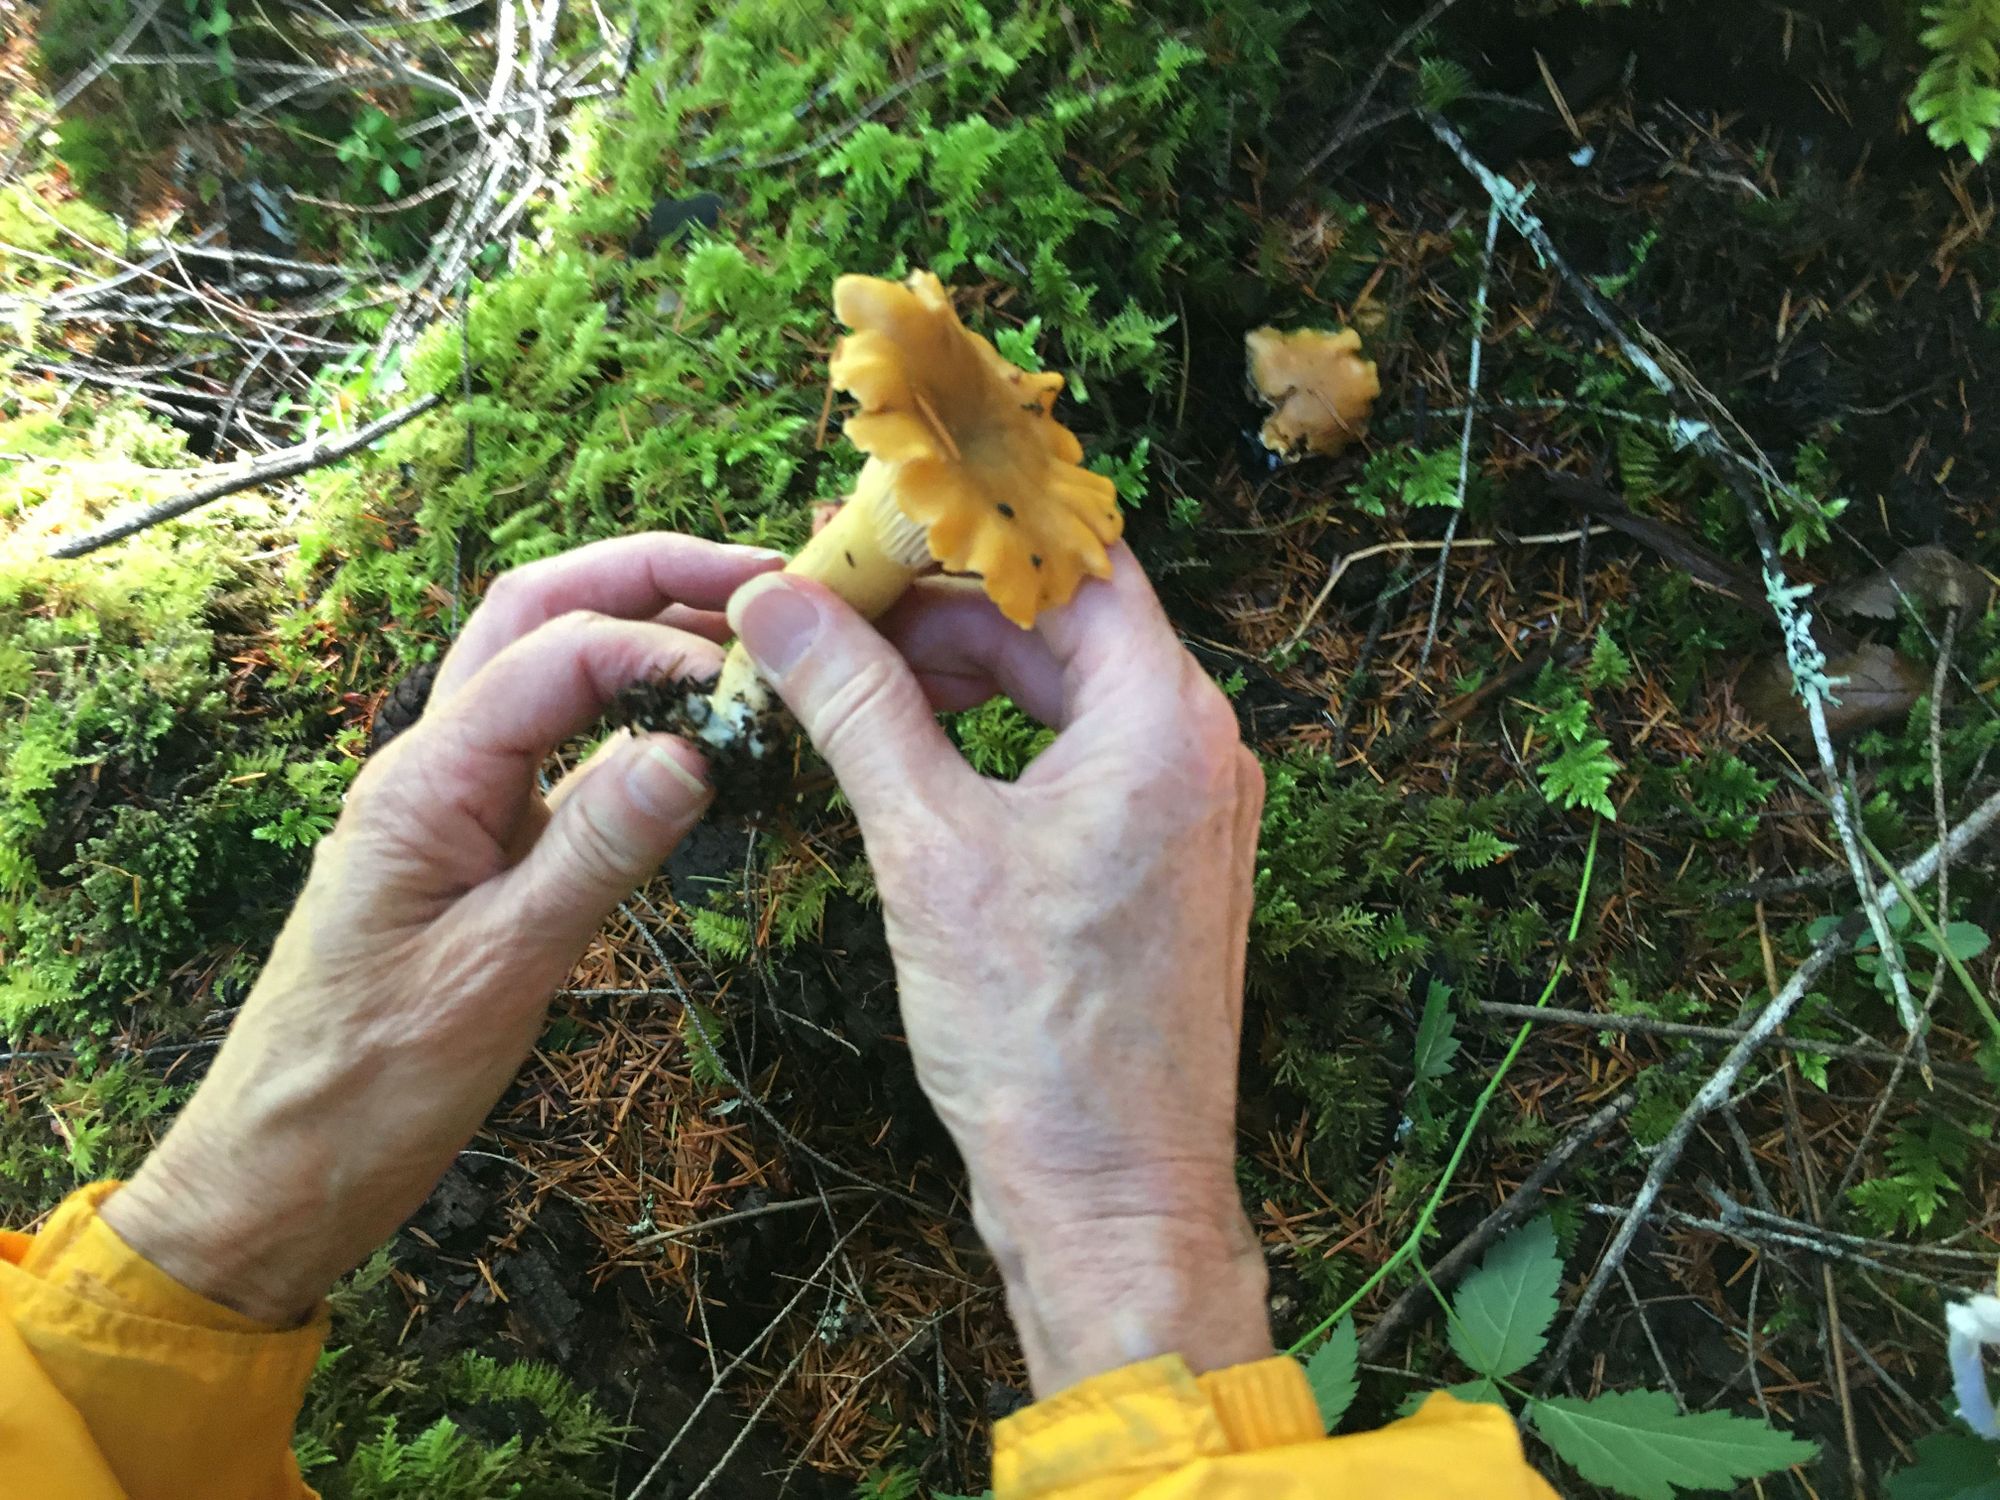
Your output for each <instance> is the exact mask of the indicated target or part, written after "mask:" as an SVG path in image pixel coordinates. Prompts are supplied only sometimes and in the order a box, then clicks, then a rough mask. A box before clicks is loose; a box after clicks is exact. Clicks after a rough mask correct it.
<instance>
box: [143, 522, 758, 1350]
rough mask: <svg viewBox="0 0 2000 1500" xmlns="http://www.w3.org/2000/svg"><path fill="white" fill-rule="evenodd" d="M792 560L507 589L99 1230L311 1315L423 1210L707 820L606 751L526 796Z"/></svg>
mask: <svg viewBox="0 0 2000 1500" xmlns="http://www.w3.org/2000/svg"><path fill="white" fill-rule="evenodd" d="M782 561H783V559H782V558H781V557H779V556H778V555H777V554H776V553H771V552H765V551H763V550H761V549H753V548H743V547H724V546H717V545H715V544H712V543H707V542H699V541H695V540H693V539H691V538H688V537H681V536H671V535H666V534H651V535H645V536H634V537H625V538H620V539H618V540H615V541H609V542H600V543H597V544H595V545H593V546H588V547H583V548H580V549H578V550H577V551H575V552H572V553H569V554H567V555H565V556H563V557H558V558H552V559H550V560H548V561H546V562H541V563H535V564H533V565H531V566H529V567H525V568H521V569H519V570H517V571H516V572H513V573H510V574H507V575H505V576H503V577H502V578H500V579H498V580H497V581H496V582H495V583H494V585H493V587H492V588H491V589H490V590H489V591H488V592H487V596H486V600H485V602H484V603H483V604H482V605H481V606H480V608H479V609H478V610H477V611H476V612H475V613H474V614H473V616H472V617H471V619H470V620H469V621H468V622H467V624H466V628H465V631H464V633H463V634H462V635H461V636H460V638H459V640H458V642H457V643H456V644H455V645H454V646H453V647H452V649H451V652H450V654H449V655H447V656H446V658H445V660H444V663H443V665H442V666H441V668H440V670H439V672H438V677H437V681H436V684H435V685H434V687H433V688H432V691H431V699H430V703H429V705H428V706H427V708H426V710H425V712H424V715H423V717H422V718H421V719H420V720H419V721H418V722H417V723H416V725H415V726H413V727H412V728H411V729H409V730H407V731H406V732H404V733H403V734H402V735H400V736H398V737H397V739H396V740H395V741H394V742H393V743H392V744H391V745H389V747H388V748H387V749H385V750H383V751H382V752H381V753H380V754H379V755H378V756H377V757H375V758H374V759H372V760H371V761H370V762H369V764H368V765H367V767H366V768H365V769H364V770H363V771H362V773H361V774H360V776H359V777H358V778H356V780H355V782H354V785H353V788H352V789H351V790H350V792H349V793H348V797H347V805H346V807H345V809H344V810H343V811H342V813H341V816H340V820H339V822H338V823H337V824H336V825H335V827H334V829H333V831H332V832H331V833H330V834H329V835H328V836H327V837H326V838H325V839H324V840H323V841H322V842H321V843H320V845H319V847H318V849H317V850H316V851H315V854H314V858H313V867H312V874H311V877H310V879H309V880H308V881H307V882H306V887H305V891H304V893H303V894H302V895H301V896H300V898H299V901H298V904H297V905H296V906H295V907H294V908H293V911H292V914H291V917H290V919H289V920H288V921H287V922H286V924H285V928H284V931H283V932H282V933H281V934H280V935H279V938H278V941H277V944H276V946H275V947H274V948H273V950H272V953H271V959H270V962H269V963H268V964H267V965H266V966H265V968H264V972H263V974H262V976H261V977H260V978H259V979H258V981H257V984H256V986H255V988H254V989H253V990H252V992H251V995H250V998H249V999H248V1001H246V1002H245V1004H244V1007H243V1010H242V1013H241V1014H240V1015H239V1016H238V1017H237V1019H236V1023H235V1025H234V1026H233V1027H232V1028H231V1030H230V1034H229V1038H228V1040H227V1041H226V1042H225V1043H224V1044H223V1046H222V1049H221V1051H220V1052H219V1053H218V1054H217V1056H216V1059H215V1063H214V1066H213V1067H212V1068H211V1069H210V1071H209V1074H208V1076H207V1078H206V1079H205V1080H203V1082H202V1085H201V1087H200V1088H199V1089H198V1090H197V1091H196V1092H195V1095H194V1097H193V1098H192V1099H191V1100H190V1101H189V1102H188V1105H187V1108H186V1109H185V1110H184V1111H183V1112H182V1114H181V1116H180V1118H179V1119H178V1120H177V1121H176V1122H175V1124H174V1127H173V1129H172V1130H171V1131H170V1132H169V1133H168V1135H167V1138H166V1139H165V1140H164V1141H163V1142H162V1143H161V1144H160V1146H159V1148H158V1150H156V1151H155V1152H154V1153H153V1155H152V1156H151V1157H150V1158H149V1159H148V1160H147V1161H146V1163H145V1164H144V1165H143V1166H142V1167H141V1168H140V1169H139V1171H138V1172H137V1174H136V1175H135V1176H134V1177H133V1179H132V1181H131V1182H130V1183H128V1184H127V1185H126V1186H125V1187H124V1188H123V1189H121V1190H120V1191H119V1192H118V1193H116V1194H114V1195H113V1196H112V1197H111V1198H109V1199H108V1200H107V1201H106V1202H105V1205H104V1208H103V1215H104V1218H105V1220H106V1222H107V1223H109V1224H110V1226H111V1227H112V1228H113V1229H114V1230H116V1231H117V1232H118V1234H119V1235H120V1237H121V1238H123V1239H124V1240H125V1241H126V1243H127V1244H129V1245H130V1246H131V1247H132V1248H133V1249H134V1250H136V1251H138V1252H139V1253H140V1254H141V1255H143V1256H145V1257H146V1258H147V1259H148V1260H150V1261H152V1262H153V1263H154V1264H155V1265H157V1266H159V1267H160V1268H161V1269H162V1270H164V1271H166V1272H167V1273H168V1274H169V1275H171V1276H173V1277H174V1278H175V1279H176V1280H178V1281H180V1282H181V1283H183V1284H184V1285H186V1286H188V1287H191V1288H192V1289H194V1290H195V1291H197V1292H200V1293H202V1294H203V1295H205V1296H207V1297H209V1298H211V1299H212V1300H214V1301H217V1302H221V1303H224V1304H225V1305H227V1306H230V1307H234V1308H236V1309H237V1310H238V1311H239V1312H243V1313H245V1314H247V1315H249V1316H251V1317H253V1318H256V1319H258V1320H260V1321H263V1322H266V1323H272V1324H284V1323H288V1322H295V1321H297V1320H298V1319H300V1318H303V1317H304V1316H306V1315H307V1314H308V1313H309V1312H310V1311H311V1309H312V1308H313V1307H314V1305H315V1304H316V1303H317V1302H318V1301H319V1299H320V1298H321V1297H322V1296H324V1295H325V1293H326V1292H327V1290H328V1289H329V1288H330V1287H331V1286H332V1285H333V1283H334V1282H335V1281H336V1280H338V1279H339V1277H340V1276H341V1275H343V1274H344V1273H345V1272H347V1271H348V1270H349V1269H351V1268H352V1267H354V1266H356V1265H358V1264H359V1263H360V1262H361V1261H362V1260H363V1259H365V1258H366V1256H367V1255H368V1253H369V1252H370V1251H372V1250H373V1249H374V1248H375V1247H376V1246H377V1245H379V1244H380V1243H381V1242H382V1241H384V1240H385V1239H387V1238H388V1237H389V1235H390V1234H392V1233H393V1232H394V1231H395V1229H396V1228H397V1226H398V1225H400V1224H401V1223H402V1222H403V1220H404V1219H405V1218H407V1217H408V1216H409V1215H410V1214H411V1213H412V1212H414V1211H415V1210H416V1208H417V1207H418V1205H420V1204H421V1203H422V1202H423V1200H424V1198H425V1196H426V1195H427V1194H428V1193H429V1192H430V1189H431V1188H432V1186H433V1185H434V1184H435V1183H436V1181H437V1179H438V1177H439V1176H440V1175H441V1174H442V1173H443V1172H444V1169H445V1168H446V1167H447V1166H448V1165H450V1163H451V1159H452V1157H453V1156H454V1155H456V1153H457V1152H458V1150H459V1148H460V1147H461V1146H463V1145H464V1143H465V1141H466V1140H467V1139H468V1138H469V1137H470V1136H471V1135H472V1133H473V1132H474V1131H475V1130H476V1129H478V1127H479V1124H480V1121H481V1120H483V1119H484V1118H485V1116H486V1114H487V1112H488V1111H489V1110H491V1109H492V1107H493V1105H494V1103H495V1102H496V1101H497V1100H498V1099H499V1097H500V1094H501V1092H502V1091H503V1090H504V1089H505V1088H506V1086H507V1083H508V1081H509V1080H510V1079H511V1078H512V1077H513V1076H514V1074H515V1073H516V1071H518V1069H519V1068H520V1066H521V1063H522V1062H523V1060H525V1058H526V1057H527V1055H528V1051H529V1048H530V1047H531V1046H532V1045H533V1043H534V1039H535V1036H536V1034H537V1032H538V1031H539V1029H540V1027H541V1025H542V1021H543V1018H544V1014H545V1012H546V1010H547V1006H548V1001H549V997H550V995H551V994H552V993H553V992H554V990H555V988H556V986H557V985H559V984H560V983H561V982H562V980H563V977H564V975H565V974H567V973H568V972H569V970H570V968H571V967H572V966H573V965H574V963H575V961H576V959H577V957H578V955H579V954H580V953H581V952H582V950H583V947H584V945H585V944H586V943H588V942H589V940H590V938H591V937H592V935H593V934H594V933H596V931H597V930H598V928H599V926H600V925H601V924H602V923H603V921H604V918H605V916H606V915H607V913H609V912H610V910H611V909H612V908H613V907H614V906H615V905H616V904H617V903H618V902H619V901H620V900H621V899H623V898H624V897H625V896H626V895H627V894H628V893H629V892H630V891H631V889H632V888H633V887H634V886H635V885H637V884H638V883H639V882H640V881H642V880H643V879H645V878H646V877H647V876H648V875H650V874H652V873H653V872H654V871H655V870H657V869H658V867H659V865H660V863H661V861H662V860H664V859H665V858H666V856H667V855H668V853H670V852H671V851H672V849H673V848H674V846H675V845H676V844H678V843H679V842H680V840H681V838H682V837H683V836H684V835H685V834H686V833H687V832H688V830H689V829H690V828H692V827H693V826H694V824H695V822H696V821H697V820H698V819H699V818H700V817H701V814H702V812H703V810H704V809H705V808H706V807H707V806H708V802H709V799H710V795H711V793H710V789H709V787H708V785H707V783H706V781H705V780H704V777H703V773H704V769H705V767H704V763H703V761H702V758H701V756H700V754H699V753H698V752H697V751H695V750H694V749H693V748H692V747H691V746H689V745H687V744H686V743H684V742H682V741H680V740H677V739H674V738H672V737H671V736H667V735H638V736H619V737H616V738H614V739H612V740H610V741H607V742H606V744H605V745H604V747H603V748H602V749H601V750H600V752H599V753H598V754H596V755H594V756H592V757H591V759H590V760H589V761H587V762H586V763H585V764H584V765H583V766H581V767H579V768H578V769H577V770H576V771H574V772H572V773H571V774H570V775H569V776H567V777H565V778H564V779H563V781H562V782H561V783H560V784H559V785H558V786H557V787H556V788H555V790H554V791H553V793H551V795H550V796H549V797H548V798H547V799H546V800H544V798H543V797H542V796H541V795H540V794H539V793H538V792H537V790H536V772H537V771H538V769H539V768H540V767H541V765H542V763H543V762H544V760H545V759H546V758H547V757H548V755H549V754H550V753H551V752H552V751H553V750H555V748H556V747H557V746H558V745H560V744H561V743H562V742H563V741H564V740H566V739H568V738H570V737H571V736H572V735H574V734H577V733H579V732H581V731H582V730H584V729H585V728H587V727H588V726H589V725H590V724H591V723H592V722H593V721H594V720H596V719H597V717H598V716H599V715H600V714H601V713H602V712H603V710H604V708H605V707H606V705H607V704H609V702H610V701H611V699H612V697H613V695H615V694H616V693H617V692H618V690H619V689H620V688H622V687H624V686H626V685H627V684H628V683H632V682H636V681H641V680H649V679H654V678H660V677H676V678H680V677H687V678H699V677H705V676H712V675H714V673H715V672H716V671H717V670H718V669H719V668H720V666H721V663H722V650H721V648H720V646H718V645H717V644H716V641H717V639H718V638H720V637H722V636H723V635H724V633H725V630H726V626H725V624H724V621H723V618H722V616H721V615H720V614H719V613H717V611H718V610H719V608H720V606H721V605H722V604H723V603H724V602H725V601H726V600H727V599H728V597H729V595H730V593H731V591H732V590H734V589H736V588H737V587H738V586H739V585H740V584H742V583H743V582H744V581H745V580H747V579H749V578H751V577H752V576H753V575H755V574H757V573H759V572H761V571H764V570H767V569H770V568H775V567H777V566H779V565H780V564H781V563H782Z"/></svg>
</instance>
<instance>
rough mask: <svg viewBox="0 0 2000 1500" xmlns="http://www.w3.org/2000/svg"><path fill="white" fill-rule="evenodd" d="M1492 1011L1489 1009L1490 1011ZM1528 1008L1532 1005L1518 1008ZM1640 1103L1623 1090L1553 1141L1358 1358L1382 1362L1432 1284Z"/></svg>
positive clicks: (1464, 1264)
mask: <svg viewBox="0 0 2000 1500" xmlns="http://www.w3.org/2000/svg"><path fill="white" fill-rule="evenodd" d="M1488 1008H1490V1007H1488ZM1521 1009H1523V1010H1528V1009H1530V1007H1528V1006H1522V1007H1521ZM1638 1102H1639V1096H1638V1095H1637V1094H1636V1093H1634V1092H1632V1091H1631V1090H1629V1089H1628V1090H1627V1091H1626V1092H1624V1093H1622V1094H1620V1095H1618V1097H1617V1098H1615V1099H1613V1100H1611V1101H1610V1102H1609V1103H1607V1104H1605V1105H1603V1106H1602V1107H1601V1108H1599V1109H1598V1110H1597V1112H1596V1113H1595V1114H1593V1115H1591V1116H1590V1118H1589V1119H1587V1120H1585V1121H1584V1122H1583V1123H1582V1124H1581V1125H1578V1126H1577V1127H1576V1128H1575V1129H1573V1130H1572V1131H1570V1133H1569V1134H1568V1135H1566V1136H1564V1137H1563V1138H1562V1140H1560V1141H1559V1142H1557V1143H1556V1148H1555V1150H1553V1151H1551V1152H1550V1153H1549V1154H1548V1155H1547V1156H1545V1157H1543V1158H1542V1161H1541V1164H1540V1165H1539V1166H1537V1167H1536V1168H1535V1170H1534V1171H1532V1172H1530V1173H1529V1174H1528V1176H1527V1178H1526V1179H1525V1180H1524V1181H1523V1182H1522V1183H1521V1185H1520V1186H1519V1187H1517V1188H1515V1189H1514V1191H1513V1192H1511V1193H1509V1194H1508V1195H1507V1197H1506V1200H1505V1201H1504V1202H1502V1203H1501V1205H1500V1206H1499V1207H1498V1208H1496V1209H1494V1210H1493V1212H1492V1213H1490V1214H1488V1215H1487V1216H1486V1217H1485V1218H1483V1219H1481V1220H1480V1221H1479V1225H1478V1227H1477V1228H1475V1229H1474V1230H1473V1231H1472V1233H1470V1234H1468V1235H1467V1236H1466V1237H1465V1238H1464V1239H1462V1240H1460V1241H1459V1242H1458V1243H1457V1244H1456V1245H1454V1246H1452V1247H1451V1249H1450V1250H1449V1251H1448V1252H1447V1253H1446V1254H1445V1256H1444V1258H1443V1259H1442V1260H1440V1261H1439V1262H1438V1263H1437V1264H1436V1265H1434V1266H1432V1267H1431V1274H1430V1282H1429V1284H1426V1283H1425V1282H1423V1281H1415V1282H1412V1283H1411V1284H1410V1285H1409V1286H1407V1287H1405V1288H1404V1289H1403V1293H1402V1295H1401V1296H1399V1297H1398V1298H1397V1299H1396V1300H1395V1301H1394V1302H1392V1303H1390V1304H1389V1306H1388V1308H1387V1310H1385V1311H1384V1312H1383V1314H1382V1316H1381V1317H1379V1318H1377V1319H1376V1320H1375V1322H1374V1325H1373V1326H1372V1327H1370V1328H1369V1330H1368V1332H1367V1333H1366V1334H1365V1335H1364V1336H1363V1337H1362V1340H1361V1354H1360V1357H1361V1358H1362V1359H1363V1360H1364V1361H1366V1360H1372V1359H1377V1358H1380V1357H1381V1355H1382V1354H1383V1353H1384V1352H1385V1351H1386V1350H1387V1348H1388V1346H1389V1341H1390V1340H1391V1339H1393V1338H1395V1337H1396V1335H1397V1334H1399V1333H1401V1332H1402V1331H1403V1329H1404V1328H1406V1327H1407V1326H1409V1324H1411V1323H1412V1322H1414V1321H1415V1320H1416V1319H1417V1318H1418V1317H1419V1316H1420V1315H1422V1314H1424V1313H1426V1312H1428V1311H1429V1310H1430V1308H1431V1307H1432V1306H1434V1305H1435V1299H1434V1298H1433V1297H1432V1294H1431V1288H1432V1286H1437V1287H1450V1286H1452V1285H1453V1284H1455V1283H1456V1282H1457V1281H1458V1278H1459V1277H1461V1276H1463V1275H1464V1274H1465V1273H1466V1272H1467V1271H1469V1270H1471V1269H1472V1263H1473V1262H1474V1261H1475V1260H1477V1259H1478V1258H1479V1257H1480V1256H1482V1255H1484V1254H1485V1253H1486V1251H1487V1248H1488V1247H1489V1246H1491V1245H1492V1244H1493V1242H1494V1241H1495V1240H1497V1239H1499V1238H1500V1236H1501V1235H1503V1234H1505V1233H1506V1232H1507V1231H1508V1230H1510V1229H1512V1228H1513V1227H1514V1226H1515V1225H1517V1224H1519V1223H1521V1222H1522V1221H1523V1220H1525V1219H1526V1218H1527V1217H1528V1216H1529V1214H1531V1213H1533V1212H1534V1210H1535V1209H1536V1208H1537V1207H1539V1206H1540V1204H1541V1201H1542V1192H1543V1190H1544V1189H1545V1188H1547V1187H1548V1185H1549V1184H1550V1183H1551V1182H1554V1181H1555V1180H1556V1178H1558V1177H1560V1176H1561V1175H1562V1174H1563V1173H1564V1172H1565V1171H1566V1170H1568V1168H1569V1164H1570V1163H1571V1162H1573V1161H1575V1160H1576V1158H1577V1157H1578V1156H1580V1155H1581V1154H1582V1153H1583V1151H1584V1150H1585V1148H1586V1147H1588V1146H1589V1145H1590V1144H1591V1142H1593V1141H1595V1140H1596V1139H1597V1138H1598V1137H1599V1136H1601V1135H1603V1134H1604V1132H1605V1131H1607V1130H1609V1129H1610V1128H1611V1127H1612V1126H1613V1125H1615V1124H1617V1123H1618V1122H1619V1121H1620V1120H1622V1119H1624V1118H1625V1116H1626V1115H1628V1114H1630V1113H1631V1112H1632V1108H1633V1106H1634V1105H1636V1104H1637V1103H1638Z"/></svg>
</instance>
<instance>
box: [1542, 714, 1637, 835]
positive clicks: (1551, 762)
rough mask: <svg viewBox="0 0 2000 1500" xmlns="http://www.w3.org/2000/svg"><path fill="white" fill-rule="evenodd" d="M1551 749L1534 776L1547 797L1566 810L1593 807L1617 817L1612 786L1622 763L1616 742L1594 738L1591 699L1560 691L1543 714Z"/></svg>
mask: <svg viewBox="0 0 2000 1500" xmlns="http://www.w3.org/2000/svg"><path fill="white" fill-rule="evenodd" d="M1539 727H1540V729H1541V732H1542V733H1543V734H1544V735H1545V736H1546V737H1547V740H1546V748H1544V749H1543V751H1542V754H1541V761H1540V763H1539V764H1538V765H1537V766H1536V768H1535V773H1536V775H1537V776H1538V777H1540V779H1541V784H1542V795H1543V796H1544V797H1545V798H1547V799H1548V801H1549V802H1550V804H1551V805H1553V806H1557V807H1561V808H1564V809H1573V808H1578V807H1583V808H1588V809H1589V810H1590V811H1592V812H1594V813H1596V814H1598V815H1599V816H1600V817H1605V818H1613V819H1615V818H1616V817H1617V816H1618V809H1617V807H1616V806H1614V805H1613V803H1612V801H1611V783H1612V781H1613V780H1615V779H1616V778H1617V775H1618V773H1619V771H1620V770H1622V769H1623V765H1622V763H1621V762H1620V761H1619V760H1618V759H1617V757H1616V756H1614V755H1612V753H1611V741H1609V740H1607V739H1605V738H1604V737H1603V736H1602V735H1599V734H1594V733H1592V729H1593V725H1592V723H1591V718H1590V703H1589V700H1587V699H1586V698H1584V697H1583V695H1582V694H1580V693H1579V692H1578V691H1577V690H1576V689H1575V688H1574V687H1571V686H1569V685H1568V684H1563V685H1561V686H1560V687H1558V688H1557V689H1556V690H1555V692H1554V695H1553V697H1552V700H1551V702H1550V704H1549V705H1548V706H1547V707H1544V708H1543V709H1542V710H1541V723H1540V726H1539Z"/></svg>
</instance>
